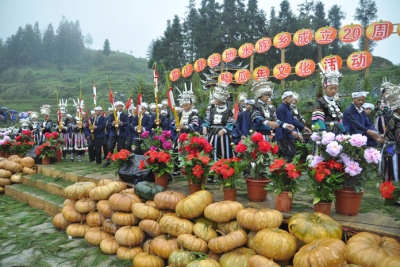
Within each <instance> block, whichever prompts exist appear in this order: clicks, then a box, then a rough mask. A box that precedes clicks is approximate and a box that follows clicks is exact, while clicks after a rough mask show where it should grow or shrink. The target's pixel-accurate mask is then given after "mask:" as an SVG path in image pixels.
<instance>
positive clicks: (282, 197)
mask: <svg viewBox="0 0 400 267" xmlns="http://www.w3.org/2000/svg"><path fill="white" fill-rule="evenodd" d="M290 195H291V197H290ZM292 201H293V193H292V192H286V191H284V192H281V193H280V194H279V195H277V196H276V199H275V207H276V210H279V211H281V212H289V211H291V210H292Z"/></svg>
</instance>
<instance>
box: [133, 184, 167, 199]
mask: <svg viewBox="0 0 400 267" xmlns="http://www.w3.org/2000/svg"><path fill="white" fill-rule="evenodd" d="M164 191H165V189H164V187H162V186H160V185H157V184H155V183H150V182H139V183H137V185H135V194H136V195H138V196H139V197H140V198H144V199H146V200H154V196H155V195H156V194H157V193H159V192H164Z"/></svg>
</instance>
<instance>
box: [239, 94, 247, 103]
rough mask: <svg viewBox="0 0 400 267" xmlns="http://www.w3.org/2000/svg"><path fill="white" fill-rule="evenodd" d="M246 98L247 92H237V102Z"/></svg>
mask: <svg viewBox="0 0 400 267" xmlns="http://www.w3.org/2000/svg"><path fill="white" fill-rule="evenodd" d="M246 99H247V93H239V97H238V100H239V102H240V101H242V100H243V101H246Z"/></svg>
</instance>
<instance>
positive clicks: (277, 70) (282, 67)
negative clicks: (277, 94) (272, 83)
mask: <svg viewBox="0 0 400 267" xmlns="http://www.w3.org/2000/svg"><path fill="white" fill-rule="evenodd" d="M291 71H292V67H291V66H290V64H289V63H281V64H277V65H276V66H275V67H274V70H273V74H274V77H275V78H276V79H278V80H282V79H285V78H287V77H288V76H289V74H290V72H291Z"/></svg>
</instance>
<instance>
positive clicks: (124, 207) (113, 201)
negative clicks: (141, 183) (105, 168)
mask: <svg viewBox="0 0 400 267" xmlns="http://www.w3.org/2000/svg"><path fill="white" fill-rule="evenodd" d="M107 186H108V185H107ZM108 203H109V204H110V207H111V208H112V209H113V210H114V211H124V212H131V211H132V205H133V204H135V203H142V202H141V201H140V198H139V197H138V196H137V195H133V194H125V193H124V194H120V193H117V194H113V195H111V196H110V198H109V199H108Z"/></svg>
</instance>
